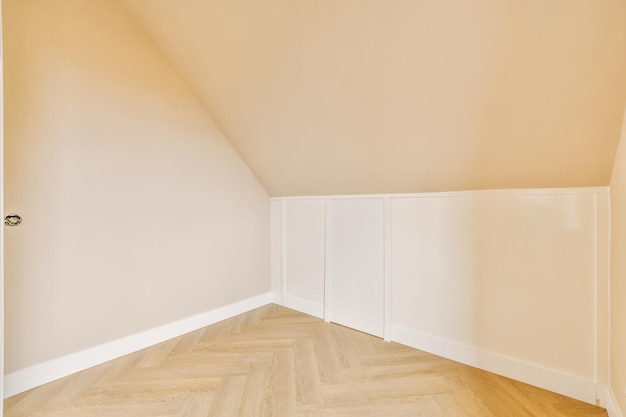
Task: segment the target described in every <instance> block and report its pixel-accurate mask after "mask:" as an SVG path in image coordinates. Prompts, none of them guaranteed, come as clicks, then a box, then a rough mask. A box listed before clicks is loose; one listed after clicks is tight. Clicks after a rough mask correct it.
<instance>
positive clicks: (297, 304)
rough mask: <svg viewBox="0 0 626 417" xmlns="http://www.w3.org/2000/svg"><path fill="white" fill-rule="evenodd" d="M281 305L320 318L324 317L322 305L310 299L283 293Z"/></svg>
mask: <svg viewBox="0 0 626 417" xmlns="http://www.w3.org/2000/svg"><path fill="white" fill-rule="evenodd" d="M281 305H282V306H283V307H287V308H291V309H292V310H296V311H299V312H301V313H304V314H308V315H310V316H313V317H317V318H320V319H323V318H324V305H323V304H316V303H313V302H311V301H307V300H303V299H301V298H298V297H293V296H291V295H285V296H284V297H283V303H282V304H281Z"/></svg>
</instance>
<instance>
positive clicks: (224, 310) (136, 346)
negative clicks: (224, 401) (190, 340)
mask: <svg viewBox="0 0 626 417" xmlns="http://www.w3.org/2000/svg"><path fill="white" fill-rule="evenodd" d="M271 302H272V293H269V292H268V293H266V294H261V295H258V296H256V297H252V298H248V299H246V300H242V301H238V302H236V303H233V304H229V305H226V306H223V307H219V308H216V309H214V310H210V311H207V312H205V313H201V314H198V315H195V316H192V317H189V318H186V319H182V320H178V321H175V322H173V323H169V324H165V325H163V326H159V327H155V328H153V329H150V330H146V331H143V332H141V333H137V334H134V335H131V336H127V337H124V338H122V339H118V340H114V341H112V342H108V343H105V344H102V345H99V346H94V347H92V348H89V349H86V350H83V351H80V352H76V353H72V354H69V355H66V356H63V357H60V358H57V359H53V360H51V361H48V362H44V363H40V364H37V365H34V366H31V367H29V368H26V369H22V370H19V371H16V372H13V373H10V374H8V375H5V377H4V398H7V397H10V396H12V395H15V394H19V393H20V392H24V391H27V390H29V389H31V388H35V387H37V386H39V385H43V384H46V383H48V382H51V381H54V380H56V379H59V378H63V377H65V376H68V375H71V374H73V373H76V372H79V371H82V370H85V369H87V368H91V367H93V366H96V365H99V364H102V363H104V362H107V361H110V360H112V359H116V358H119V357H121V356H124V355H127V354H129V353H132V352H136V351H138V350H141V349H145V348H147V347H150V346H153V345H156V344H157V343H161V342H164V341H166V340H169V339H172V338H174V337H178V336H181V335H183V334H186V333H189V332H192V331H194V330H198V329H201V328H203V327H206V326H209V325H211V324H214V323H217V322H218V321H222V320H226V319H228V318H231V317H234V316H236V315H238V314H242V313H245V312H247V311H250V310H254V309H255V308H258V307H262V306H264V305H267V304H270V303H271Z"/></svg>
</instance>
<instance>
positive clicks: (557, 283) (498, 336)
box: [392, 193, 596, 381]
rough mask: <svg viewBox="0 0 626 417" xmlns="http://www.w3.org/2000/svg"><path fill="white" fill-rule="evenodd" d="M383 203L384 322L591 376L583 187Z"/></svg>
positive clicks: (587, 217)
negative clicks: (388, 232)
mask: <svg viewBox="0 0 626 417" xmlns="http://www.w3.org/2000/svg"><path fill="white" fill-rule="evenodd" d="M392 204H393V209H392V211H393V222H392V224H393V230H392V240H393V255H392V265H393V288H394V291H393V301H392V304H393V321H394V325H396V326H400V327H403V328H408V329H412V330H414V331H416V332H418V333H421V334H426V335H431V336H433V337H437V338H442V339H445V340H453V341H455V342H457V343H461V344H464V345H470V346H473V347H475V348H477V349H480V350H483V351H488V352H495V353H498V354H500V355H504V356H507V357H512V358H516V359H518V360H520V361H523V362H529V363H533V364H536V365H539V366H544V367H549V368H552V369H555V370H559V371H560V372H563V373H566V374H569V375H573V376H576V377H579V378H582V379H584V380H590V381H594V380H595V377H596V375H595V356H596V352H595V343H596V323H595V313H596V311H595V308H596V307H595V306H596V299H595V274H596V264H595V262H596V259H595V256H596V255H595V226H596V219H595V200H594V195H593V194H584V193H571V194H558V195H532V194H527V195H493V196H489V195H483V196H478V197H475V198H466V197H451V198H406V199H394V200H393V203H392Z"/></svg>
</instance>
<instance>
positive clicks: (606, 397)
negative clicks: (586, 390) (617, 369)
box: [599, 388, 624, 417]
mask: <svg viewBox="0 0 626 417" xmlns="http://www.w3.org/2000/svg"><path fill="white" fill-rule="evenodd" d="M603 391H604V392H603V393H602V394H603V395H602V397H603V401H601V402H602V404H601V406H602V407H604V408H606V412H607V414H608V415H609V417H624V414H622V412H621V410H620V408H619V406H618V405H617V404H618V402H617V398H616V397H615V393H614V392H613V390H612V389H611V388H606V389H604V390H603ZM599 396H600V395H599Z"/></svg>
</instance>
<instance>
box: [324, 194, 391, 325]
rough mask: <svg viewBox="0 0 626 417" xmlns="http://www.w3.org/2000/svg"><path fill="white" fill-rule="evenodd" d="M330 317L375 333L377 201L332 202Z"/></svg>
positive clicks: (380, 277)
mask: <svg viewBox="0 0 626 417" xmlns="http://www.w3.org/2000/svg"><path fill="white" fill-rule="evenodd" d="M331 213H332V214H331V218H330V219H329V221H330V222H331V223H330V225H329V230H330V237H329V239H328V241H329V244H330V247H329V248H328V251H327V253H328V254H329V259H328V260H327V262H328V265H329V275H330V276H329V277H328V280H329V282H330V286H331V287H330V291H329V293H330V306H329V307H330V308H329V310H330V320H331V321H333V322H335V323H338V324H341V325H344V326H347V327H351V328H353V329H357V330H360V331H363V332H366V333H369V334H373V335H375V336H379V337H382V336H383V323H384V204H383V199H345V200H344V199H341V200H334V201H332V208H331Z"/></svg>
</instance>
